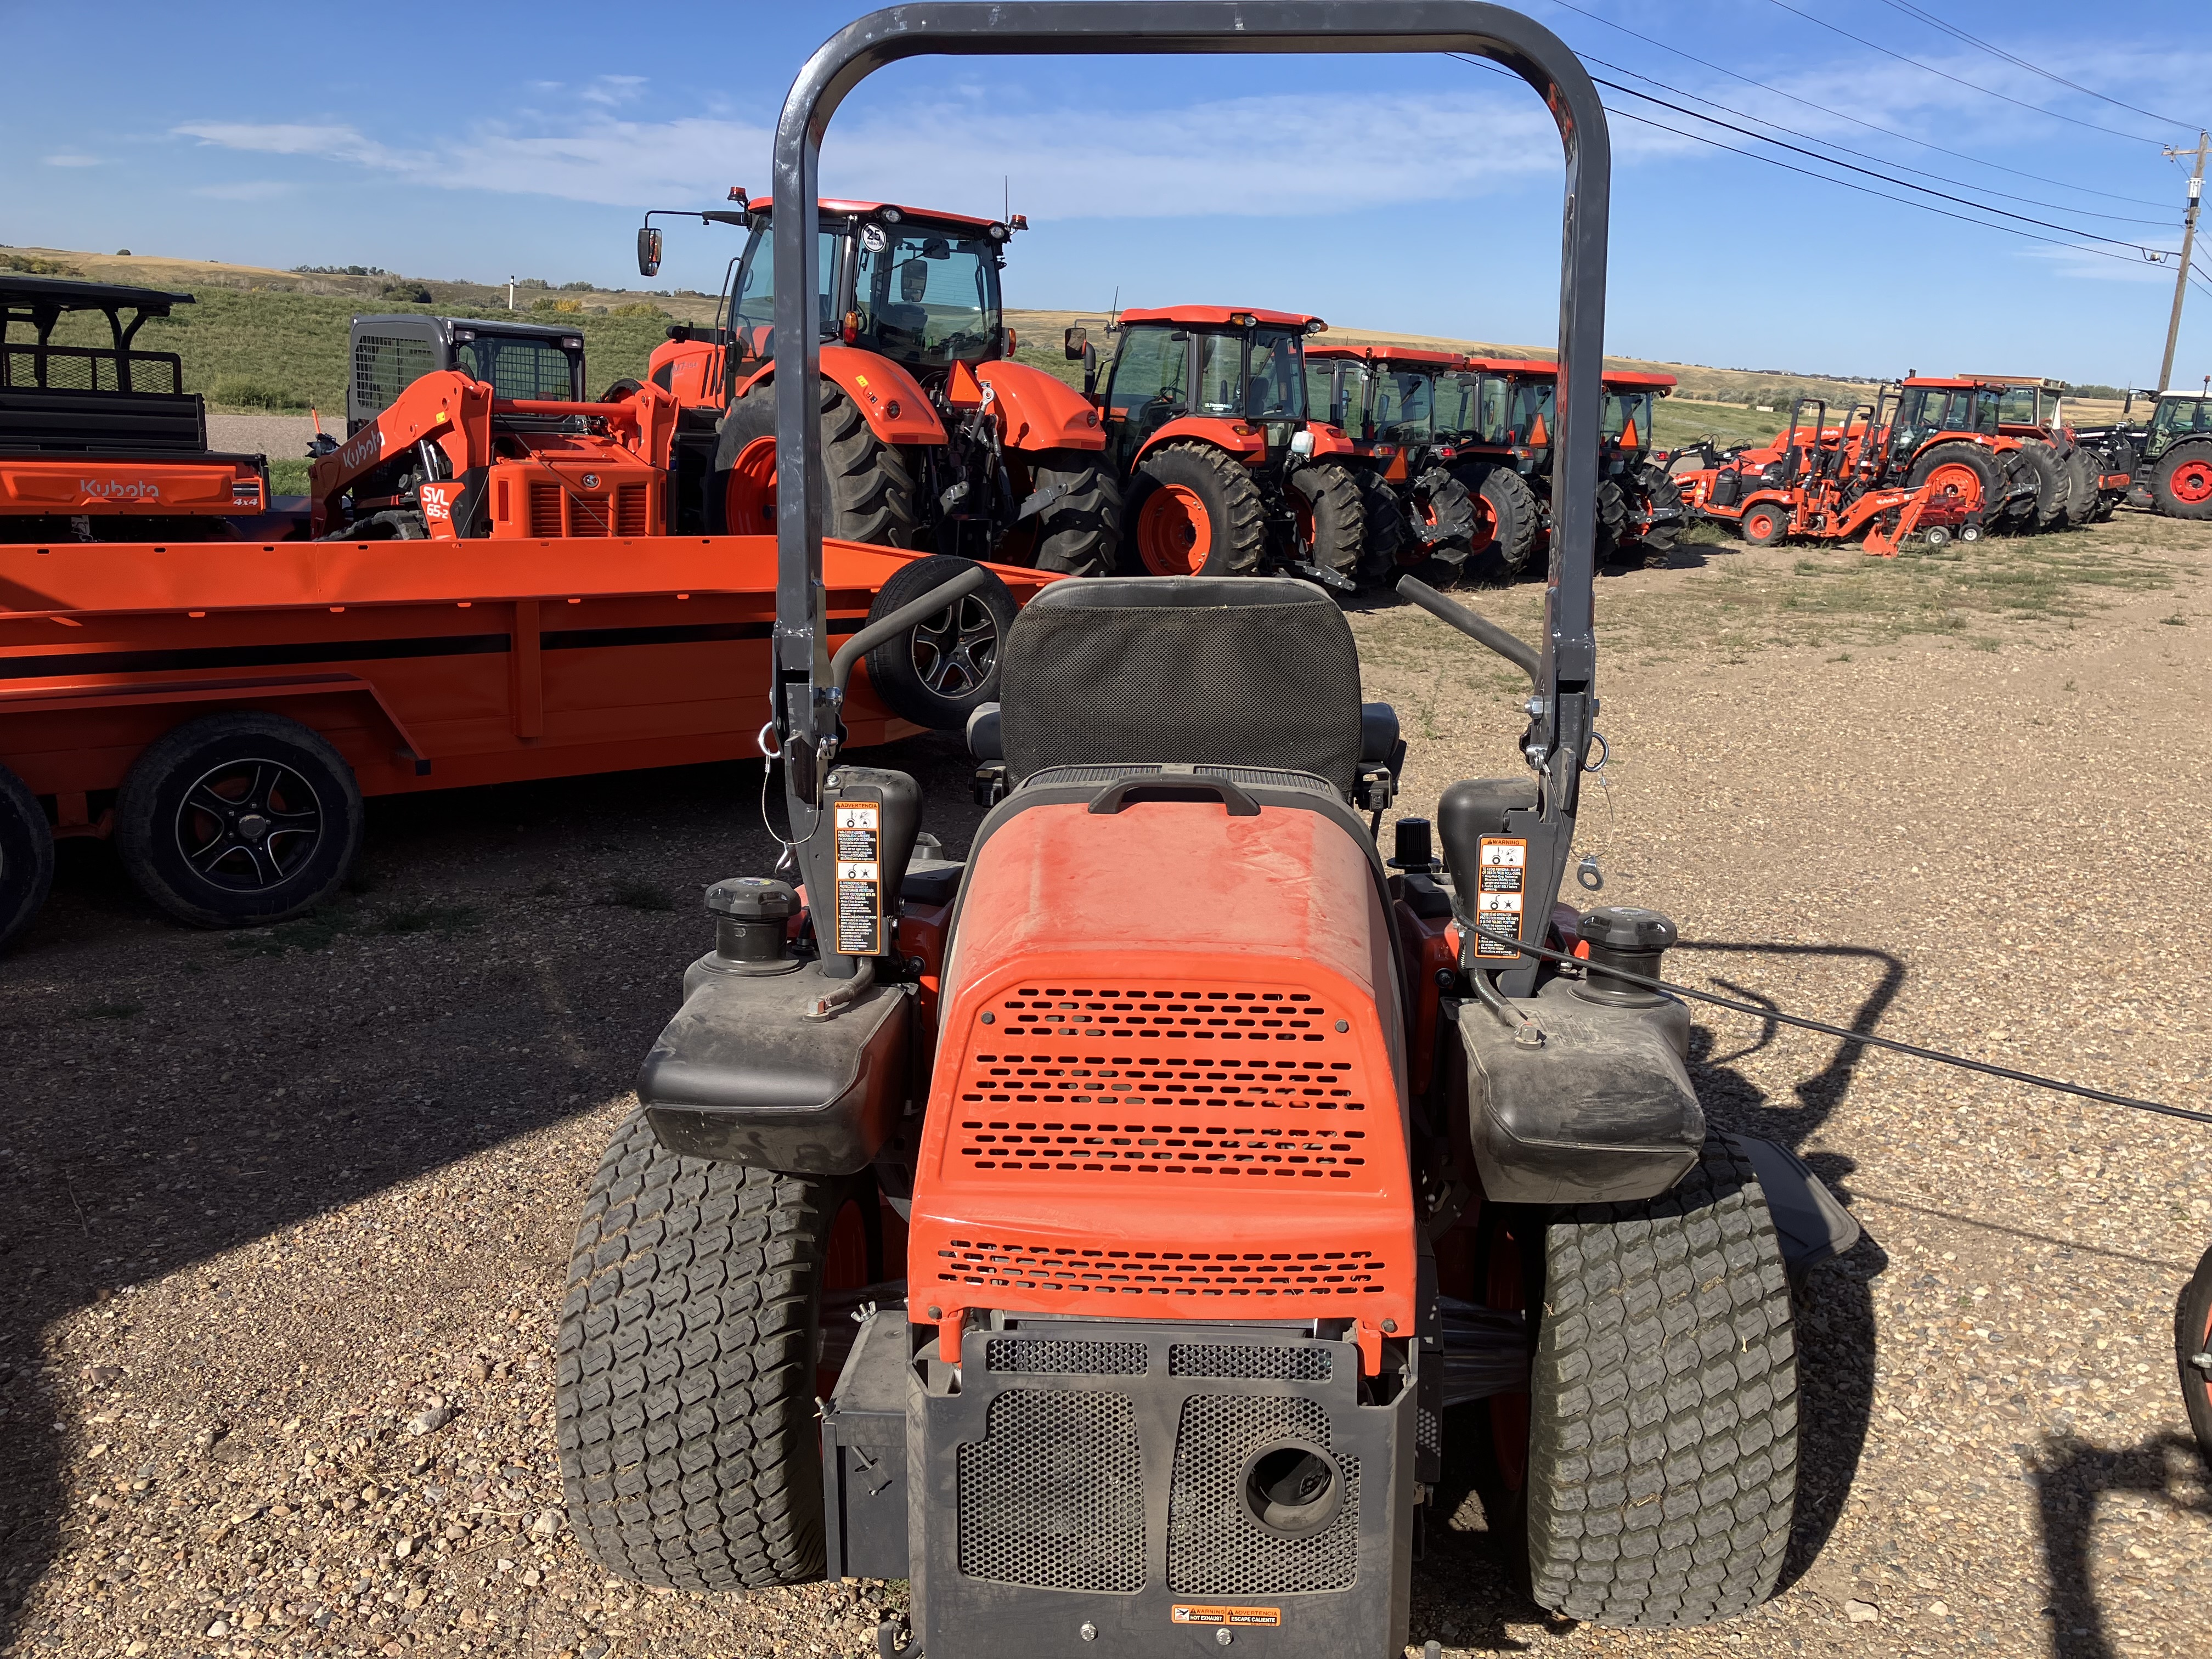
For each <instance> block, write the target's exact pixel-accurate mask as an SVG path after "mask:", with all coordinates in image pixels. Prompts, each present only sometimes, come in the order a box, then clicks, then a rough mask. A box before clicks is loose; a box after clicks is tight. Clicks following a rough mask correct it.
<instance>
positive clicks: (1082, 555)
mask: <svg viewBox="0 0 2212 1659" xmlns="http://www.w3.org/2000/svg"><path fill="white" fill-rule="evenodd" d="M1029 471H1030V489H1033V490H1035V489H1054V488H1062V487H1064V488H1065V489H1066V492H1067V493H1066V495H1062V496H1060V499H1059V500H1058V501H1054V503H1053V504H1052V505H1051V506H1050V507H1047V508H1045V509H1044V511H1043V512H1042V513H1038V514H1037V515H1036V532H1037V540H1036V560H1035V564H1036V568H1037V569H1039V570H1051V571H1057V572H1058V573H1059V574H1061V575H1064V576H1110V575H1112V574H1114V559H1115V553H1116V551H1117V550H1119V549H1120V547H1121V483H1120V482H1119V481H1118V480H1117V479H1116V478H1115V477H1114V471H1113V468H1112V467H1111V466H1110V465H1108V463H1107V460H1106V458H1105V457H1104V456H1103V455H1094V454H1091V453H1088V452H1086V451H1084V450H1080V449H1054V450H1048V451H1047V452H1045V453H1043V454H1042V455H1037V456H1034V457H1031V458H1029Z"/></svg>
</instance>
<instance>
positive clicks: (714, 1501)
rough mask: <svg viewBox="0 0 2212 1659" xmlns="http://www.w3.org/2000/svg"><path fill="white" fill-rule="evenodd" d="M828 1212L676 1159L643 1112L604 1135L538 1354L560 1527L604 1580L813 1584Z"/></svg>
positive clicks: (732, 1168) (765, 1180) (801, 1183)
mask: <svg viewBox="0 0 2212 1659" xmlns="http://www.w3.org/2000/svg"><path fill="white" fill-rule="evenodd" d="M834 1197H835V1194H834V1193H833V1192H832V1191H831V1184H830V1183H829V1182H824V1181H821V1180H817V1179H812V1178H808V1177H803V1176H787V1175H778V1174H775V1172H773V1171H771V1170H756V1169H750V1168H747V1167H745V1166H744V1165H743V1164H728V1163H719V1162H714V1161H710V1160H707V1159H702V1158H680V1157H678V1156H677V1155H676V1154H675V1153H673V1152H668V1151H666V1150H665V1148H663V1147H662V1146H660V1144H659V1141H657V1140H656V1139H654V1138H653V1128H652V1126H651V1125H650V1123H648V1122H647V1119H646V1115H645V1114H644V1113H643V1112H642V1111H639V1112H635V1113H633V1114H632V1115H630V1116H629V1119H627V1120H626V1121H624V1122H623V1125H622V1127H620V1128H619V1129H617V1131H616V1133H615V1136H614V1139H613V1141H612V1142H611V1144H610V1145H609V1146H608V1148H607V1152H606V1155H605V1158H603V1159H602V1160H601V1161H600V1164H599V1173H598V1175H597V1176H595V1177H594V1178H593V1180H592V1187H591V1191H590V1194H589V1196H588V1197H587V1198H586V1200H585V1205H584V1213H583V1219H582V1221H581V1222H580V1224H579V1225H578V1228H577V1231H576V1244H575V1250H574V1255H573V1256H572V1258H571V1260H570V1262H569V1267H568V1295H567V1297H566V1299H565V1301H564V1302H563V1304H562V1310H561V1329H560V1336H559V1339H558V1341H557V1344H556V1351H555V1412H556V1422H557V1443H558V1449H559V1455H560V1462H561V1484H562V1492H563V1495H564V1497H565V1498H566V1500H567V1507H568V1520H569V1524H570V1525H571V1526H573V1527H574V1529H575V1533H576V1537H577V1541H578V1542H579V1543H580V1544H581V1545H582V1546H583V1548H584V1553H586V1555H588V1556H590V1557H591V1559H592V1560H594V1561H596V1562H597V1563H598V1564H599V1565H600V1566H602V1567H604V1568H605V1569H606V1571H609V1572H611V1573H613V1574H615V1575H616V1576H617V1577H621V1578H625V1579H629V1580H631V1581H633V1582H635V1583H646V1584H658V1585H664V1586H666V1587H668V1588H670V1589H690V1590H729V1589H763V1588H766V1587H769V1586H771V1585H776V1584H796V1583H807V1582H809V1581H811V1580H813V1579H817V1578H819V1577H821V1576H822V1572H823V1522H822V1473H821V1448H820V1442H819V1439H818V1437H817V1429H816V1425H815V1420H814V1417H815V1404H814V1389H815V1380H816V1379H815V1369H814V1368H815V1329H814V1327H815V1322H816V1317H817V1298H818V1290H817V1282H818V1278H819V1274H820V1272H821V1266H820V1264H821V1262H822V1260H823V1247H824V1243H825V1241H826V1238H827V1235H828V1231H829V1222H830V1217H831V1214H832V1212H833V1209H832V1200H833V1199H834Z"/></svg>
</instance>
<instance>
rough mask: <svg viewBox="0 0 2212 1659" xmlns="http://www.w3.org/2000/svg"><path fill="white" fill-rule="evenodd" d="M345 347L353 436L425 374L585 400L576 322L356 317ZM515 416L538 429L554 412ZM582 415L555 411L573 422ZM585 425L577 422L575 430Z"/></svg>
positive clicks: (501, 391) (503, 390)
mask: <svg viewBox="0 0 2212 1659" xmlns="http://www.w3.org/2000/svg"><path fill="white" fill-rule="evenodd" d="M349 345H350V348H351V349H350V350H349V353H348V356H349V359H350V361H351V364H352V373H351V374H349V375H348V376H347V378H346V436H347V437H349V438H351V437H353V436H354V435H356V434H357V433H359V432H360V431H361V430H362V428H364V427H367V426H368V425H369V424H371V423H372V422H374V420H375V419H376V417H377V416H380V415H381V414H383V413H384V411H385V410H387V409H389V408H391V407H392V404H395V403H397V402H398V400H399V397H400V394H401V393H403V392H405V391H406V390H407V388H408V387H410V386H413V385H414V384H415V382H416V381H417V380H421V379H422V377H423V376H424V375H425V374H436V373H438V372H439V371H441V370H458V371H459V373H461V374H465V375H467V376H468V377H469V378H470V379H471V380H479V381H482V382H483V384H484V385H486V386H489V387H490V388H491V389H492V395H493V396H494V397H495V398H503V399H506V400H508V401H517V400H520V401H531V402H544V401H550V402H554V403H581V402H583V401H584V399H585V398H586V395H587V394H586V392H585V390H584V337H583V336H582V335H580V334H579V333H577V332H576V331H575V330H574V329H572V328H558V327H552V326H548V325H544V324H538V323H507V322H496V321H485V320H483V319H478V318H474V317H422V316H416V315H414V314H412V313H409V314H406V315H403V316H391V317H356V318H355V319H353V328H352V331H351V338H350V341H349ZM504 418H512V419H514V420H516V421H519V422H522V423H523V424H524V425H526V426H528V427H530V428H531V429H533V430H546V429H557V422H556V417H552V416H543V415H540V416H519V415H518V416H512V417H504ZM579 418H580V417H568V416H563V417H558V419H559V421H562V422H570V423H572V424H573V423H574V421H575V420H576V419H579ZM549 422H556V425H555V426H553V427H549ZM578 429H579V430H580V429H581V428H580V427H579V428H578Z"/></svg>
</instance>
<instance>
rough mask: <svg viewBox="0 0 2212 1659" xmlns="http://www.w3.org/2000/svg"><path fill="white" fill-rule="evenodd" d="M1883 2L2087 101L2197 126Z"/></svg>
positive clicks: (1921, 12)
mask: <svg viewBox="0 0 2212 1659" xmlns="http://www.w3.org/2000/svg"><path fill="white" fill-rule="evenodd" d="M1881 3H1882V4H1884V5H1885V6H1887V7H1888V8H1889V9H1891V10H1892V11H1899V12H1903V13H1904V14H1905V15H1906V16H1908V17H1917V18H1918V19H1919V20H1920V21H1922V22H1923V23H1925V24H1927V25H1928V27H1930V28H1934V29H1941V30H1942V32H1943V33H1946V34H1948V35H1949V36H1950V37H1951V38H1952V39H1953V40H1963V41H1965V42H1966V45H1968V46H1973V47H1977V48H1978V49H1979V50H1980V51H1983V52H1987V53H1989V54H1990V57H1992V58H2002V59H2004V61H2005V62H2006V63H2008V64H2013V65H2015V67H2017V68H2020V69H2024V70H2027V72H2028V73H2029V74H2030V75H2039V76H2042V77H2043V78H2044V79H2045V80H2046V81H2049V82H2053V83H2055V84H2056V85H2058V86H2062V87H2066V88H2070V89H2071V90H2073V91H2075V92H2078V93H2080V94H2081V95H2082V96H2084V97H2085V98H2094V99H2095V100H2097V101H2098V102H2100V103H2103V104H2110V105H2111V106H2112V107H2113V108H2114V109H2124V110H2130V111H2132V112H2134V113H2136V114H2137V115H2148V116H2149V117H2150V118H2151V119H2152V120H2154V121H2165V122H2166V123H2168V124H2170V125H2173V126H2177V127H2193V126H2195V125H2197V123H2196V122H2194V121H2184V120H2180V119H2179V118H2176V117H2173V116H2171V115H2160V113H2159V112H2157V111H2156V110H2154V109H2145V108H2144V107H2143V106H2142V105H2141V104H2130V103H2127V102H2125V101H2124V100H2121V99H2118V98H2113V97H2109V96H2107V95H2106V94H2104V93H2101V92H2099V91H2098V90H2097V89H2096V88H2094V87H2085V86H2083V85H2082V84H2081V82H2079V81H2069V80H2068V79H2067V78H2066V77H2065V76H2063V75H2053V74H2052V73H2051V71H2050V70H2047V69H2045V68H2044V67H2043V66H2042V65H2041V64H2031V63H2029V62H2028V61H2027V58H2015V57H2014V56H2013V55H2012V53H2010V52H2007V51H2006V50H2005V49H2004V48H2003V47H2002V46H1991V45H1990V43H1989V42H1988V41H1986V40H1983V39H1982V38H1981V37H1980V36H1979V35H1977V34H1969V33H1967V32H1966V30H1965V29H1962V28H1960V27H1958V26H1957V25H1956V24H1953V23H1947V22H1945V21H1943V20H1942V18H1940V17H1938V16H1937V15H1936V14H1935V13H1934V12H1932V11H1929V10H1927V9H1924V8H1923V7H1920V6H1916V5H1914V4H1913V3H1912V0H1881Z"/></svg>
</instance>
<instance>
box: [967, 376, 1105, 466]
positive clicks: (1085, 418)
mask: <svg viewBox="0 0 2212 1659" xmlns="http://www.w3.org/2000/svg"><path fill="white" fill-rule="evenodd" d="M975 378H976V379H977V380H980V381H981V382H982V383H983V385H984V386H987V387H988V388H989V389H990V392H991V394H992V398H993V403H994V409H993V412H994V415H995V416H996V417H997V419H998V422H999V430H1000V439H1001V441H1002V442H1004V443H1005V445H1006V447H1007V448H1009V449H1024V450H1035V451H1042V450H1047V449H1103V448H1105V447H1106V428H1105V427H1104V426H1103V424H1102V423H1101V422H1100V421H1099V419H1098V410H1097V405H1096V404H1093V403H1092V402H1091V400H1090V399H1089V398H1086V397H1085V396H1084V395H1083V394H1082V393H1081V392H1078V391H1077V390H1076V389H1075V388H1074V387H1073V386H1070V385H1068V383H1067V382H1066V381H1065V380H1060V379H1059V378H1057V377H1056V376H1054V375H1051V374H1046V373H1045V372H1044V371H1043V370H1042V369H1041V368H1033V367H1032V366H1031V365H1030V364H1028V363H1007V362H992V363H978V364H976V366H975Z"/></svg>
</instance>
